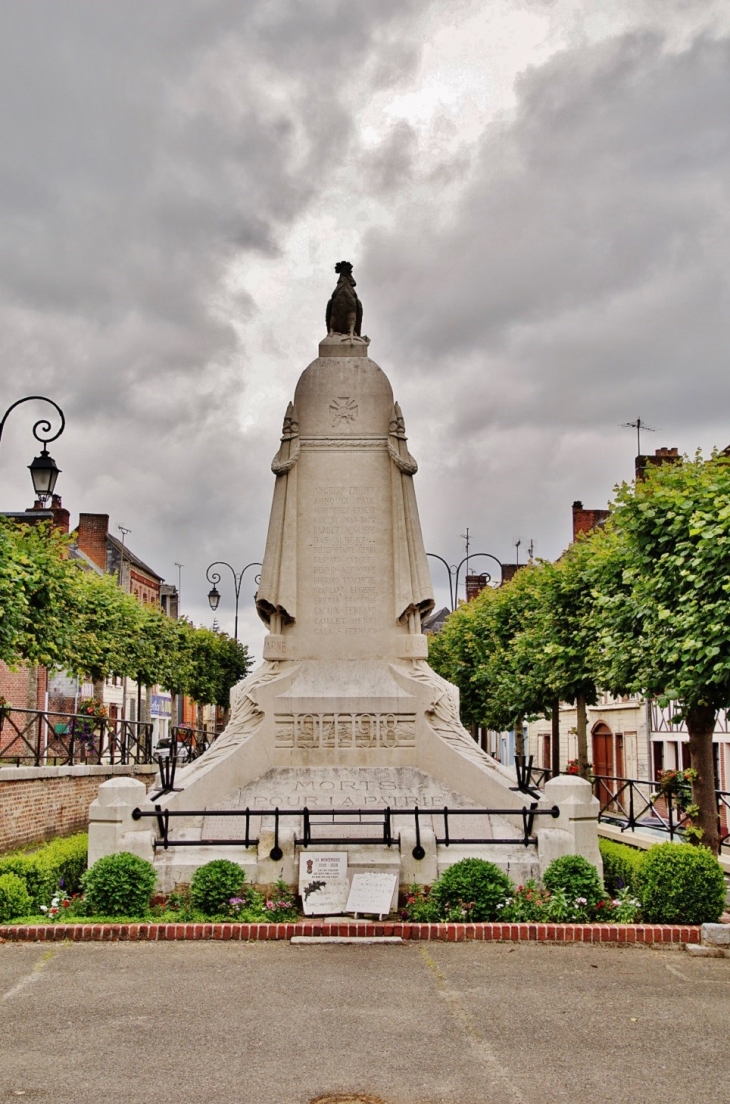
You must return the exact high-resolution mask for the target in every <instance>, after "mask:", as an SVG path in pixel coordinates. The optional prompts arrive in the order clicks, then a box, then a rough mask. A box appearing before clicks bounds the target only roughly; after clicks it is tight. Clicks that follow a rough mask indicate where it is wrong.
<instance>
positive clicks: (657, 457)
mask: <svg viewBox="0 0 730 1104" xmlns="http://www.w3.org/2000/svg"><path fill="white" fill-rule="evenodd" d="M680 460H681V457H680V455H679V449H676V448H658V449H657V450H656V451H655V453H654V455H653V456H637V457H636V464H635V466H634V470H635V472H636V478H637V479H643V478H644V476H645V475H646V469H647V468H649V467H652V468H656V467H659V465H660V464H678V463H679V461H680Z"/></svg>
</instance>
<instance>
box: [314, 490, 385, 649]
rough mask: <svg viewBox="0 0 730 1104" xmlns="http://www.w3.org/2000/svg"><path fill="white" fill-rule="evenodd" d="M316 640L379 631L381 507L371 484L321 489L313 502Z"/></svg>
mask: <svg viewBox="0 0 730 1104" xmlns="http://www.w3.org/2000/svg"><path fill="white" fill-rule="evenodd" d="M313 518H314V524H313V543H314V582H313V594H314V599H315V608H316V613H315V617H314V632H315V634H316V635H317V636H355V635H357V636H362V635H364V636H367V635H373V634H375V633H376V632H377V628H376V625H377V618H376V616H375V612H374V609H373V606H374V603H375V599H376V597H377V593H378V585H377V584H378V577H377V569H378V563H377V560H378V557H377V551H376V548H377V532H378V527H377V506H376V493H375V487H373V486H371V485H369V484H360V485H351V484H319V485H317V486H316V487H315V488H314V500H313Z"/></svg>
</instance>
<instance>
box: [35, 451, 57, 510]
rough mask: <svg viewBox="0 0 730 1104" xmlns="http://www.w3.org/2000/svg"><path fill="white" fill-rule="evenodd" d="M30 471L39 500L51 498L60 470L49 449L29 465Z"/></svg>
mask: <svg viewBox="0 0 730 1104" xmlns="http://www.w3.org/2000/svg"><path fill="white" fill-rule="evenodd" d="M28 470H29V472H30V477H31V479H32V480H33V489H34V490H35V493H36V495H37V496H38V498H40V499H45V498H50V497H51V495H52V494H53V491H54V488H55V486H56V480H57V479H58V477H59V475H60V468H59V467H58V465H57V463H56V461H55V460H54V459H53V457H52V456H51V454H50V453H49V451H48V449H46V448H44V449H43V451H42V452H41V454H40V456H36V458H35V460H34V461H33V463H32V464H29V465H28Z"/></svg>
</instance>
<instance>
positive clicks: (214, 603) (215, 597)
mask: <svg viewBox="0 0 730 1104" xmlns="http://www.w3.org/2000/svg"><path fill="white" fill-rule="evenodd" d="M220 600H221V595H220V591H219V590H218V587H217V586H216V585H215V583H213V586H212V587H211V589H210V590H209V591H208V601H209V602H210V608H211V609H212V610H213V611H214V612H215V610H217V609H218V603H219V602H220Z"/></svg>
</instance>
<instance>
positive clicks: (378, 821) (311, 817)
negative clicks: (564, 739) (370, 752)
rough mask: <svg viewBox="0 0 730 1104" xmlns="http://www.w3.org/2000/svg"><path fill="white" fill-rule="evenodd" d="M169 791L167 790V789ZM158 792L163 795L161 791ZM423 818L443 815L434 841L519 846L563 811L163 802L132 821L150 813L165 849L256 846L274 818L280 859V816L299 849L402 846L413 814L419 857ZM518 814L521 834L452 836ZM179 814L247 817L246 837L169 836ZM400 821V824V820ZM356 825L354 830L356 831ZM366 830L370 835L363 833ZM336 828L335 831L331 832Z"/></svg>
mask: <svg viewBox="0 0 730 1104" xmlns="http://www.w3.org/2000/svg"><path fill="white" fill-rule="evenodd" d="M168 792H169V791H168ZM158 796H159V795H158ZM424 816H429V817H437V818H443V825H444V829H443V835H442V836H438V835H437V836H436V843H437V844H443V845H445V846H446V847H448V846H450V845H452V844H457V845H460V846H469V845H478V844H497V845H507V844H512V845H514V844H519V845H522V846H524V847H529V846H530V845H534V844H536V843H537V837H536V836H535V835H534V830H535V818H536V817H539V816H549V817H559V816H560V810H559V808H558V807H557V805H553V806H552V807H551V808H547V809H545V808H543V809H540V808H538V803H537V801H533V802H532V803H531V804H530V805H529V806H523V807H522V808H521V809H471V808H468V809H461V808H449V807H448V806H446V805H445V806H443V807H442V808H438V809H435V808H434V809H429V808H419V807H418V806H415V808H412V809H397V808H390V806H388V807H386V808H383V809H309V808H304V809H279V808H278V807H277V808H273V809H249V808H247V809H184V810H182V809H181V810H178V809H163V808H162V806H161V805H155V807H154V809H146V810H142V809H135V810H134V812H133V813H132V817H133V819H134V820H141V819H142V818H143V817H150V818H152V819H154V820H155V821H156V822H157V832H158V835H157V838H156V839H155V841H154V847H155V850H157V849H158V848H162V849H163V850H165V851H167V850H168V848H170V847H231V846H238V847H244V848H248V847H257V846H258V843H259V837H258V836H256V837H254V836H253V835H252V830H253V829H252V821H255V822H257V823H258V824H260V823H261V820H262V819H263V818H268V819H269V820H270V821H271V820H273V828H274V846H273V847H272V848H271V850H270V852H269V855H270V857H271V858H272V859H273V860H274V861H275V862H278V861H279V859H281V858H282V856H283V851H282V849H281V847H280V846H279V831H280V824H281V821H282V820H285V819H291V818H292V817H293V818H295V832H296V830H297V829H298V828H299V825H300V824H301V831H302V834H301V836H299V835H296V834H295V836H294V845H295V846H297V847H304V848H307V847H310V846H312V845H317V844H320V845H324V846H330V845H333V844H348V843H352V844H357V845H365V846H368V845H379V846H386V847H393V846H397V847H400V833H399V832H398V830H397V828H398V823H401V824H402V821H403V820H410V819H411V818H413V821H414V825H415V836H416V842H415V846H414V847H413V848H412V854H413V856H414V858H416V859H422V858H424V857H425V854H426V852H425V849H424V847H423V843H422V833H421V818H422V817H424ZM473 816H476V817H489V816H502V817H520V818H521V821H522V832H521V834H520V835H516V836H510V837H500V838H495V837H492V836H484V835H467V836H463V835H462V836H459V837H454V836H453V835H452V833H451V831H450V828H451V825H452V823H453V821H452V818H453V817H459V818H461V817H473ZM175 817H187V818H197V817H202V818H203V819H205V818H213V817H215V818H216V819H217V818H218V817H235V818H237V819H238V821H239V822H240V821H243V835H238V836H236V837H233V836H230V837H225V838H212V839H211V838H201V839H171V838H170V821H171V819H174V818H175ZM397 822H398V823H397ZM353 829H355V830H354V831H353ZM363 831H364V832H368V833H371V834H368V835H364V834H362V833H363ZM333 832H336V833H337V834H333Z"/></svg>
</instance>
